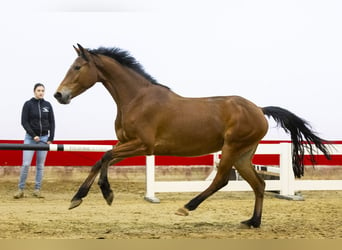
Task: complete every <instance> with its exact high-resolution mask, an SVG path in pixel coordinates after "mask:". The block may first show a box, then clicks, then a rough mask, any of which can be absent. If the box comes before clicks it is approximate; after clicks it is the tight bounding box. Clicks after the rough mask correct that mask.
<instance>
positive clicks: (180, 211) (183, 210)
mask: <svg viewBox="0 0 342 250" xmlns="http://www.w3.org/2000/svg"><path fill="white" fill-rule="evenodd" d="M175 214H176V215H180V216H188V215H189V210H188V209H186V208H185V207H181V208H180V209H178V210H177V211H176V213H175Z"/></svg>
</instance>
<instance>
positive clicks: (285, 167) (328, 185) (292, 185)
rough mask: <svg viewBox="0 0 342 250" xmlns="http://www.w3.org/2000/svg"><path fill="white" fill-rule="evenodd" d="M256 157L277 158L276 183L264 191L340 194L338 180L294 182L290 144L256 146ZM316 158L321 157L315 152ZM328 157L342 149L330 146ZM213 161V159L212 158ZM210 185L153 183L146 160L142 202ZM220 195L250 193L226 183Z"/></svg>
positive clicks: (152, 166)
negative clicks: (266, 155) (337, 191)
mask: <svg viewBox="0 0 342 250" xmlns="http://www.w3.org/2000/svg"><path fill="white" fill-rule="evenodd" d="M256 154H275V155H279V156H280V162H279V165H280V170H279V171H280V178H279V180H266V181H265V182H266V191H280V195H281V196H283V197H287V198H289V199H291V198H295V191H300V190H301V191H303V190H342V180H300V179H299V180H296V179H295V177H294V174H293V170H292V155H291V154H292V147H291V143H279V144H259V146H258V149H257V151H256ZM317 154H321V153H320V152H317ZM331 154H332V155H341V154H342V145H341V144H334V145H333V147H332V148H331ZM215 159H217V156H215V157H214V162H213V164H215ZM210 183H211V181H208V180H205V181H156V180H155V164H154V156H147V158H146V193H145V199H146V200H148V201H151V202H159V199H158V198H157V197H156V193H160V192H201V191H204V190H205V189H206V188H207V187H208V186H209V185H210ZM220 191H252V188H251V187H250V186H249V184H248V183H247V182H246V181H232V180H231V181H229V183H228V185H227V186H225V187H223V188H222V189H221V190H220Z"/></svg>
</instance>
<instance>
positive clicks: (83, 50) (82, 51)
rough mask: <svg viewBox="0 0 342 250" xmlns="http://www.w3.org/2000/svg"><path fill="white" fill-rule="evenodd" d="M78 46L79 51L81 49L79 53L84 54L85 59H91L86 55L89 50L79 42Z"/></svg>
mask: <svg viewBox="0 0 342 250" xmlns="http://www.w3.org/2000/svg"><path fill="white" fill-rule="evenodd" d="M77 46H78V51H79V54H78V55H79V56H82V57H83V59H84V60H86V61H89V59H88V57H87V55H86V54H87V52H88V51H87V50H86V49H84V48H83V47H82V46H81V45H80V44H77Z"/></svg>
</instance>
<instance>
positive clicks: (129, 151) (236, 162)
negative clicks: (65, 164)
mask: <svg viewBox="0 0 342 250" xmlns="http://www.w3.org/2000/svg"><path fill="white" fill-rule="evenodd" d="M73 47H74V49H75V50H76V53H77V55H78V57H77V58H76V59H75V61H74V62H73V64H72V65H71V67H70V68H69V70H68V72H67V73H66V75H65V77H64V79H63V81H62V82H61V84H60V85H59V87H58V88H57V90H56V93H55V94H54V97H55V98H56V99H57V100H58V102H59V103H61V104H68V103H70V101H71V99H72V98H75V97H76V96H78V95H80V94H81V93H82V92H84V91H85V90H87V89H89V88H90V87H92V86H93V85H94V84H95V83H96V82H102V84H103V85H104V86H105V88H106V89H107V90H108V91H109V93H110V94H111V96H112V97H113V99H114V101H115V102H116V105H117V116H116V120H115V131H116V135H117V138H118V143H117V144H116V145H115V147H114V148H113V150H110V151H108V152H106V153H104V155H103V156H102V158H101V159H100V160H99V161H97V162H96V163H95V165H94V166H93V167H92V168H91V171H90V173H89V175H88V177H87V178H86V179H85V181H84V182H83V183H82V185H81V186H80V187H79V189H78V191H77V193H76V194H75V195H74V197H73V198H72V200H71V205H70V207H69V209H72V208H75V207H77V206H79V205H80V204H81V202H82V198H83V197H85V196H86V195H87V194H88V192H89V190H90V187H91V186H92V184H93V182H94V181H95V178H96V177H97V175H98V174H99V173H100V177H99V180H98V184H99V186H100V189H101V191H102V194H103V197H104V199H105V200H106V202H107V204H108V205H111V204H112V201H113V199H114V194H113V191H112V190H111V187H110V184H109V182H108V178H107V172H108V166H109V165H113V164H115V163H118V162H119V161H121V160H123V159H125V158H128V157H133V156H143V155H169V156H198V155H204V154H209V153H213V152H217V151H219V150H221V151H222V158H221V161H220V163H219V166H218V170H217V174H216V176H215V178H214V180H213V181H212V183H211V184H210V186H209V187H208V188H207V189H206V190H204V191H203V192H202V193H200V194H199V195H197V196H196V197H195V198H193V199H192V200H190V201H189V202H188V203H187V204H186V205H185V206H184V207H182V208H180V209H179V210H178V211H177V212H176V214H178V215H183V216H186V215H188V214H189V211H192V210H195V209H196V208H197V207H198V206H199V205H200V204H201V203H202V202H203V201H204V200H205V199H207V198H208V197H209V196H211V195H212V194H214V193H215V192H216V191H218V190H219V189H221V188H222V187H224V186H225V185H227V183H228V179H229V173H230V171H231V169H232V167H233V166H235V168H236V169H237V171H238V172H239V174H240V175H241V176H242V177H243V178H244V179H245V180H246V181H247V182H248V183H249V185H250V186H251V187H252V189H253V191H254V194H255V205H254V212H253V215H252V217H251V218H250V219H248V220H246V221H243V222H241V223H242V225H243V226H244V227H247V228H252V227H260V224H261V215H262V207H263V199H264V190H265V182H264V180H263V179H261V178H260V177H259V175H258V174H257V172H256V171H255V169H254V166H253V164H252V158H253V155H254V153H255V151H256V148H257V146H258V144H259V142H260V140H261V139H262V138H263V137H264V136H265V134H266V132H267V130H268V122H267V120H266V118H265V115H266V116H268V117H272V118H273V119H274V120H275V121H276V122H277V123H278V124H279V125H280V126H281V127H282V128H283V129H284V130H285V131H286V132H288V133H289V134H290V135H291V140H292V144H293V171H294V174H295V176H296V177H301V176H302V175H303V174H304V166H303V157H304V150H305V149H306V148H308V150H309V151H310V153H311V155H313V153H314V152H313V151H316V149H318V150H320V151H321V152H323V153H324V155H325V156H326V157H327V158H329V157H330V155H329V151H328V148H327V145H326V144H325V141H324V140H323V139H322V138H320V137H318V136H317V135H316V134H315V133H314V132H313V131H312V129H311V127H310V125H309V124H308V123H307V122H306V121H305V120H303V119H302V118H299V117H298V116H296V115H295V114H293V113H291V112H290V111H288V110H286V109H283V108H280V107H273V106H270V107H263V108H261V107H258V106H256V105H255V104H253V103H252V102H250V101H249V100H246V99H245V98H243V97H240V96H216V97H204V98H185V97H182V96H180V95H178V94H176V93H174V92H173V91H172V90H170V89H169V88H168V87H166V86H164V85H162V84H160V83H158V82H157V81H156V80H155V79H154V78H153V77H151V76H150V75H149V74H148V73H146V71H145V70H144V69H143V67H142V65H141V64H140V63H139V62H138V61H137V60H136V59H135V58H134V57H133V56H132V55H131V54H130V53H129V52H127V51H125V50H122V49H120V48H116V47H114V48H105V47H100V48H97V49H85V48H83V47H82V46H81V45H79V44H77V47H75V46H73ZM315 148H316V149H315ZM314 160H315V159H314V156H312V158H311V161H312V162H313V163H314Z"/></svg>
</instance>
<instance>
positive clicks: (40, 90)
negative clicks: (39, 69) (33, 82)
mask: <svg viewBox="0 0 342 250" xmlns="http://www.w3.org/2000/svg"><path fill="white" fill-rule="evenodd" d="M44 93H45V88H44V87H43V86H38V87H37V88H36V89H35V90H34V96H35V98H36V99H43V98H44Z"/></svg>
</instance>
